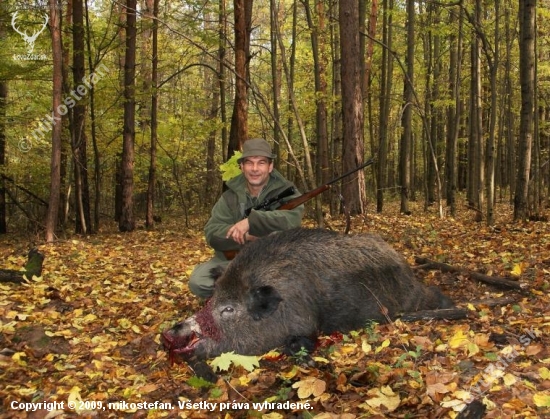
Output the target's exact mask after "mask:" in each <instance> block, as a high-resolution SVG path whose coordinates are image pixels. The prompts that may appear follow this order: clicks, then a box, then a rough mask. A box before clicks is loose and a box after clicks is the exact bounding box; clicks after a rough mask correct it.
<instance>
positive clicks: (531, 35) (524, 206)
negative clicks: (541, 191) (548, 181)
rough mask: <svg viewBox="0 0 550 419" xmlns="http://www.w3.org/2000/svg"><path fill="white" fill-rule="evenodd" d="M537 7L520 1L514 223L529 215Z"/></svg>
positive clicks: (532, 2)
mask: <svg viewBox="0 0 550 419" xmlns="http://www.w3.org/2000/svg"><path fill="white" fill-rule="evenodd" d="M535 7H536V0H524V1H520V2H519V76H520V86H521V113H520V121H519V150H518V172H517V180H516V191H515V197H514V220H525V219H526V218H527V217H528V215H529V208H528V201H527V199H528V194H529V176H530V168H531V148H532V144H533V130H534V112H535V109H534V94H535Z"/></svg>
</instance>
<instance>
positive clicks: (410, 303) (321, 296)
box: [165, 229, 453, 358]
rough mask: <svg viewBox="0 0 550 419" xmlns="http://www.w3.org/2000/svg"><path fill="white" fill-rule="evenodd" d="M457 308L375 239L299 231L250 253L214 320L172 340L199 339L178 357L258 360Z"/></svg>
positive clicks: (229, 280) (220, 294) (190, 324)
mask: <svg viewBox="0 0 550 419" xmlns="http://www.w3.org/2000/svg"><path fill="white" fill-rule="evenodd" d="M452 306H453V303H452V301H451V300H450V299H448V298H447V297H445V296H444V295H443V294H442V293H441V292H440V291H439V289H437V288H436V287H427V286H425V285H424V284H422V283H420V282H419V281H417V280H416V278H415V277H414V274H413V272H412V270H411V268H410V267H409V265H408V264H407V262H406V261H405V259H404V258H403V257H402V256H401V255H400V254H398V253H397V252H396V251H395V250H394V249H392V248H391V247H390V246H389V245H388V244H387V243H386V242H384V241H383V240H382V239H381V238H380V237H378V236H376V235H370V234H358V235H341V234H338V233H334V232H330V231H327V230H321V229H296V230H290V231H286V232H282V233H278V234H272V235H270V236H267V237H264V238H262V239H259V240H257V241H255V242H253V243H250V244H249V245H247V246H245V247H244V248H243V250H242V251H241V252H240V253H239V254H238V255H237V257H236V258H235V259H234V260H233V261H232V262H231V263H230V264H229V266H228V267H227V269H226V270H225V272H223V273H222V275H221V276H220V277H219V279H218V280H217V281H216V286H215V290H214V295H213V297H212V299H211V300H210V301H209V302H208V304H207V306H206V307H205V308H204V309H203V310H210V311H211V313H208V314H209V315H208V316H204V315H203V316H197V315H195V316H192V317H191V318H189V319H187V320H185V321H184V322H182V323H179V324H178V325H176V326H174V328H172V329H170V330H169V331H167V332H165V335H166V336H167V337H168V340H169V341H171V342H174V341H176V342H177V341H178V340H179V339H180V341H181V342H186V344H187V342H188V340H189V339H186V337H188V336H190V335H193V337H194V340H193V344H192V347H186V348H185V350H181V351H179V352H184V353H186V354H188V353H192V354H193V355H195V356H197V357H199V358H205V357H212V356H217V355H219V354H221V353H223V352H229V351H235V352H236V353H240V354H243V355H251V354H256V355H257V354H262V353H265V352H267V351H269V350H270V349H273V348H276V347H280V346H282V345H284V343H285V342H286V341H288V339H289V338H293V337H301V336H305V337H310V336H316V335H318V334H321V333H322V334H330V333H332V332H334V331H340V332H347V331H350V330H353V329H359V328H362V327H364V326H365V324H366V322H367V321H368V320H374V321H377V322H386V321H387V320H388V318H390V319H391V318H395V317H396V316H398V315H399V314H401V313H405V312H412V311H418V310H430V309H437V308H450V307H452ZM201 318H208V319H210V320H209V323H213V325H212V324H208V325H207V324H204V325H203V324H201V322H202V320H201ZM213 328H214V329H217V331H216V333H215V337H214V335H213V332H212V330H213ZM202 330H208V331H209V332H208V333H204V332H202ZM182 345H183V344H182ZM171 349H173V348H171Z"/></svg>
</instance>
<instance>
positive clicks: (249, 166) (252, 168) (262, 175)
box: [241, 156, 273, 188]
mask: <svg viewBox="0 0 550 419" xmlns="http://www.w3.org/2000/svg"><path fill="white" fill-rule="evenodd" d="M241 170H242V171H243V174H244V177H245V178H246V180H247V181H248V183H249V185H250V186H252V187H253V188H261V187H263V186H265V184H266V183H267V181H268V180H269V174H270V173H271V172H272V170H273V162H272V161H270V160H269V159H268V158H267V157H260V156H259V157H246V158H245V159H244V160H243V162H242V163H241Z"/></svg>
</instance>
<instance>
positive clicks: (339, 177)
mask: <svg viewBox="0 0 550 419" xmlns="http://www.w3.org/2000/svg"><path fill="white" fill-rule="evenodd" d="M373 163H374V158H373V157H371V158H370V159H368V160H367V161H366V162H365V163H363V164H362V165H361V166H358V167H355V168H353V169H351V170H350V171H349V172H346V173H344V174H343V175H340V176H338V177H337V178H335V179H332V180H331V181H330V182H328V183H327V185H332V184H333V183H336V182H338V181H339V180H342V179H344V178H345V177H346V176H349V175H351V174H352V173H355V172H357V171H359V170H361V169H362V168H364V167H367V166H370V165H371V164H373Z"/></svg>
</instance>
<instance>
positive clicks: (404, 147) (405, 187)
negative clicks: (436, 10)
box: [399, 1, 415, 214]
mask: <svg viewBox="0 0 550 419" xmlns="http://www.w3.org/2000/svg"><path fill="white" fill-rule="evenodd" d="M414 27H415V4H414V2H412V1H410V2H408V3H407V77H405V82H404V83H405V86H404V98H403V117H402V121H401V125H402V126H403V133H402V135H401V142H400V147H399V179H400V183H401V212H402V213H403V214H409V213H410V210H409V191H410V187H411V158H412V153H411V151H412V109H413V103H414V96H413V88H414V45H415V42H414Z"/></svg>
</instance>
